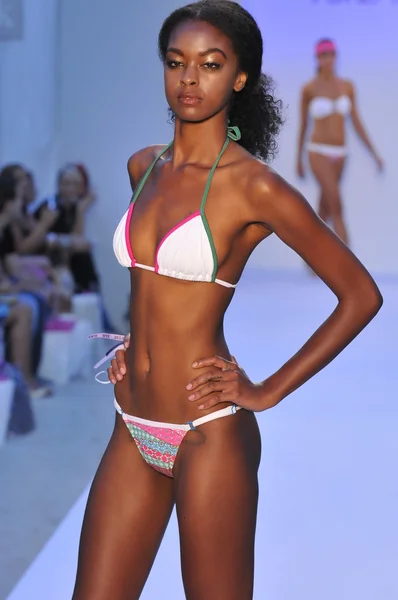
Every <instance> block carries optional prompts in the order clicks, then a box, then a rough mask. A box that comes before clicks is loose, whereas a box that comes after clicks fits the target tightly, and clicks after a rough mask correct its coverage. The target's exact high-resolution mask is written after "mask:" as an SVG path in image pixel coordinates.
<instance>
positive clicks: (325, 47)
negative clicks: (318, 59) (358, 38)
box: [315, 40, 336, 56]
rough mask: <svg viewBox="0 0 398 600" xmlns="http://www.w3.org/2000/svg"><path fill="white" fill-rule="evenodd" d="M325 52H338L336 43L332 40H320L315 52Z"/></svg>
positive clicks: (317, 53)
mask: <svg viewBox="0 0 398 600" xmlns="http://www.w3.org/2000/svg"><path fill="white" fill-rule="evenodd" d="M325 52H336V44H335V43H334V42H332V41H331V40H325V41H322V42H318V43H317V45H316V46H315V54H316V55H317V56H319V55H320V54H323V53H325Z"/></svg>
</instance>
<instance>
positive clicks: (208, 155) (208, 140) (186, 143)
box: [172, 114, 227, 167]
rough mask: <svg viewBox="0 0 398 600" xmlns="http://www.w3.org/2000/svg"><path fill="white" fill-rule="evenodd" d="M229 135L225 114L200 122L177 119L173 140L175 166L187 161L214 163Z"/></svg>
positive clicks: (203, 163)
mask: <svg viewBox="0 0 398 600" xmlns="http://www.w3.org/2000/svg"><path fill="white" fill-rule="evenodd" d="M226 137H227V120H226V117H225V115H221V114H220V115H217V116H216V117H213V118H211V119H207V120H206V121H202V122H200V123H192V122H188V121H180V120H179V119H176V123H175V128H174V142H173V157H172V164H173V167H178V166H180V165H183V164H186V163H196V164H201V165H208V164H213V163H214V161H215V159H216V157H217V155H218V153H219V152H220V150H221V148H222V146H223V144H224V142H225V138H226Z"/></svg>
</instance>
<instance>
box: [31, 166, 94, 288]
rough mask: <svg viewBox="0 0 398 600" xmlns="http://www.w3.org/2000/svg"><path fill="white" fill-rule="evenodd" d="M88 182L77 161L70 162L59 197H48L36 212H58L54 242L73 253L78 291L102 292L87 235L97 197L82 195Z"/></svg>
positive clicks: (61, 177)
mask: <svg viewBox="0 0 398 600" xmlns="http://www.w3.org/2000/svg"><path fill="white" fill-rule="evenodd" d="M83 187H84V182H83V178H82V175H81V173H80V171H79V170H78V169H77V167H76V166H75V165H73V164H68V165H66V166H65V167H64V168H63V169H61V170H60V172H59V174H58V190H57V193H56V195H55V196H53V197H52V198H48V199H46V200H44V201H43V202H42V203H41V204H40V206H39V207H38V208H37V210H36V212H35V216H36V218H37V219H39V220H40V219H41V218H42V215H43V211H45V210H50V211H53V212H56V214H57V218H56V219H55V221H54V223H53V224H52V225H51V227H50V228H49V229H48V232H49V233H50V234H51V236H47V239H49V240H51V244H53V245H58V246H61V247H64V248H66V249H67V250H68V253H69V265H70V269H71V271H72V274H73V278H74V280H75V284H76V292H85V291H94V292H96V291H98V288H99V282H98V276H97V273H96V270H95V266H94V261H93V257H92V254H91V249H90V243H89V242H88V240H87V239H86V238H85V237H84V218H85V213H86V210H87V208H88V207H89V206H90V205H91V204H92V203H93V201H94V196H93V195H92V194H88V195H87V196H86V197H83V198H82V197H80V194H81V190H82V189H83Z"/></svg>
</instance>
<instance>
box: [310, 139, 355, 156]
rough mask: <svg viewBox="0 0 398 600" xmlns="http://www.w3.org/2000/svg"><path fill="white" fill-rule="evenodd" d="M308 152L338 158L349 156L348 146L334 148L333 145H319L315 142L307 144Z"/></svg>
mask: <svg viewBox="0 0 398 600" xmlns="http://www.w3.org/2000/svg"><path fill="white" fill-rule="evenodd" d="M307 150H308V151H309V152H315V153H316V154H323V155H324V156H334V157H336V158H340V157H341V158H342V157H343V156H347V152H348V150H347V147H346V146H332V145H331V144H317V143H315V142H309V143H308V144H307Z"/></svg>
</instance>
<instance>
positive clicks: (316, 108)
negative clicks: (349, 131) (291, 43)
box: [297, 39, 383, 244]
mask: <svg viewBox="0 0 398 600" xmlns="http://www.w3.org/2000/svg"><path fill="white" fill-rule="evenodd" d="M315 55H316V58H317V61H318V70H317V75H316V77H315V78H314V79H313V80H312V81H310V82H309V83H307V84H306V85H305V86H304V87H303V89H302V93H301V124H300V133H299V145H298V158H297V173H298V175H299V177H303V176H304V167H303V150H304V143H305V139H306V133H307V129H308V122H309V120H310V118H311V119H312V120H313V130H312V134H311V141H310V142H309V143H308V144H307V146H306V149H307V150H308V158H309V164H310V167H311V171H312V172H313V174H314V176H315V178H316V180H317V182H318V184H319V187H320V188H321V192H320V198H319V207H318V215H319V216H320V218H321V219H322V220H323V221H325V223H329V222H330V224H331V226H332V227H333V229H334V231H335V232H336V233H337V235H338V236H339V237H340V238H341V239H342V240H343V242H345V243H346V244H348V234H347V227H346V225H345V222H344V215H343V207H342V201H341V193H340V181H341V177H342V174H343V169H344V165H345V161H346V157H347V147H346V145H345V121H346V118H347V117H351V120H352V124H353V126H354V128H355V130H356V132H357V133H358V135H359V137H360V138H361V140H362V142H363V143H364V144H365V146H366V147H367V149H368V150H369V152H370V153H371V155H372V157H373V158H374V160H375V162H376V165H377V167H378V168H379V169H380V170H381V169H382V167H383V162H382V160H381V158H380V157H379V155H378V154H377V153H376V151H375V149H374V147H373V145H372V143H371V141H370V140H369V137H368V135H367V133H366V131H365V128H364V126H363V124H362V121H361V119H360V117H359V114H358V109H357V103H356V94H355V90H354V86H353V84H352V82H351V81H348V80H346V79H341V78H340V77H338V76H337V75H336V72H335V62H336V45H335V43H334V42H333V41H332V40H329V39H323V40H320V41H319V42H318V43H317V44H316V47H315Z"/></svg>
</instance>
